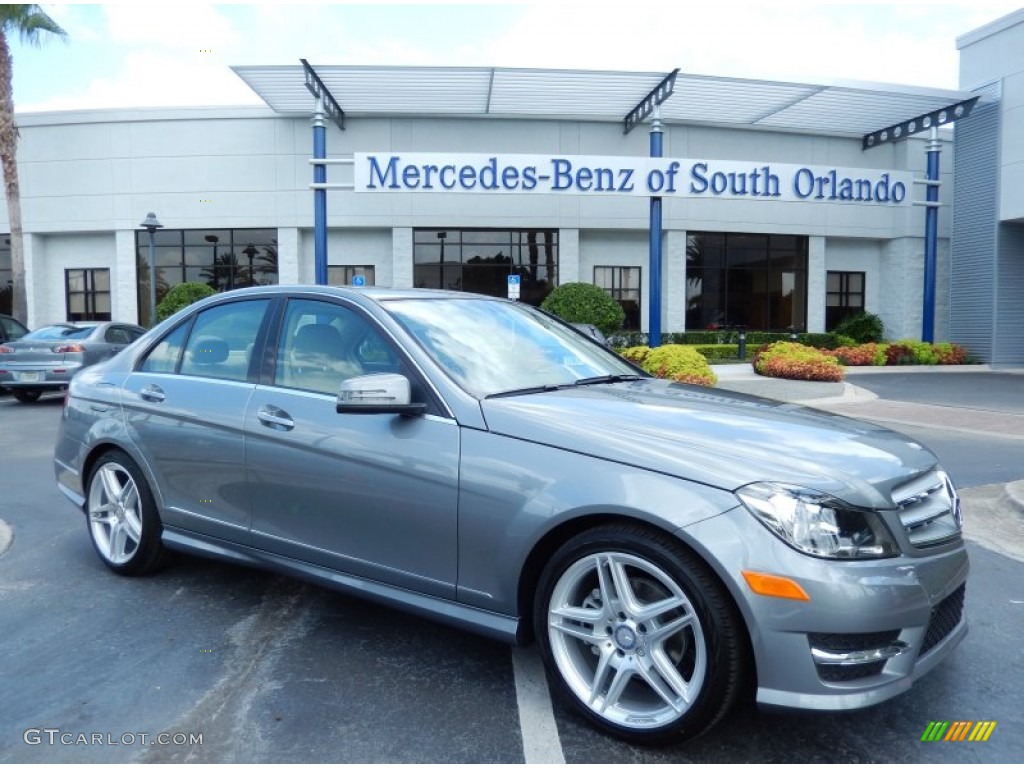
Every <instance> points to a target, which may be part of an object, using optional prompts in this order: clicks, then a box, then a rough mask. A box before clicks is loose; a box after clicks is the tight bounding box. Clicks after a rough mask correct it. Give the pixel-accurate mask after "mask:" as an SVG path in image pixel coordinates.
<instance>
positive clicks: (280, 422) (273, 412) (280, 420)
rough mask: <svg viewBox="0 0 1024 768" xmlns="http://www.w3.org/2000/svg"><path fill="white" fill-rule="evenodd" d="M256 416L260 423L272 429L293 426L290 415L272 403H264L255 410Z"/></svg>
mask: <svg viewBox="0 0 1024 768" xmlns="http://www.w3.org/2000/svg"><path fill="white" fill-rule="evenodd" d="M256 418H257V419H259V420H260V423H261V424H263V425H264V426H267V427H271V428H272V429H285V430H287V429H293V428H294V427H295V421H294V420H293V419H292V417H291V416H289V415H288V414H287V413H286V412H284V411H282V410H281V409H280V408H275V407H274V406H272V405H264V406H263V407H261V408H260V409H259V410H258V411H256Z"/></svg>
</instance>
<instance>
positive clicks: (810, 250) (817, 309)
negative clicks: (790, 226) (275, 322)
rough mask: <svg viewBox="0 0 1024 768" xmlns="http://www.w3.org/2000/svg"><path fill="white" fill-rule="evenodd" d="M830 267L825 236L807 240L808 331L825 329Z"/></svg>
mask: <svg viewBox="0 0 1024 768" xmlns="http://www.w3.org/2000/svg"><path fill="white" fill-rule="evenodd" d="M828 269H829V267H828V266H827V264H826V258H825V238H824V237H811V238H808V240H807V331H808V332H809V333H823V332H824V331H825V285H826V282H825V274H826V272H827V271H828Z"/></svg>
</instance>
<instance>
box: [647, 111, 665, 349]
mask: <svg viewBox="0 0 1024 768" xmlns="http://www.w3.org/2000/svg"><path fill="white" fill-rule="evenodd" d="M662 135H663V134H662V129H661V110H659V109H658V108H657V107H655V109H654V116H653V117H652V119H651V157H661V156H662V146H661V139H662ZM650 240H651V244H650V263H649V265H648V268H649V270H650V280H649V285H650V286H651V296H650V301H649V302H648V307H649V308H650V309H649V310H648V316H647V331H648V342H647V344H648V346H650V347H651V348H652V349H653V348H654V347H659V346H661V198H660V197H652V198H651V224H650Z"/></svg>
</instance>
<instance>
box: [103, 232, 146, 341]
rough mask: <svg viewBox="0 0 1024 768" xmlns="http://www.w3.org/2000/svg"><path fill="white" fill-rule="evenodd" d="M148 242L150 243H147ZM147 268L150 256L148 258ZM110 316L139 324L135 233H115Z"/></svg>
mask: <svg viewBox="0 0 1024 768" xmlns="http://www.w3.org/2000/svg"><path fill="white" fill-rule="evenodd" d="M147 242H148V241H147ZM146 264H147V266H148V264H149V262H148V256H147V262H146ZM110 294H111V295H110V316H111V319H113V320H120V321H122V322H125V323H137V322H139V302H138V266H137V263H136V251H135V232H133V231H131V230H124V229H119V230H118V231H117V232H115V233H114V267H113V269H112V270H111V272H110Z"/></svg>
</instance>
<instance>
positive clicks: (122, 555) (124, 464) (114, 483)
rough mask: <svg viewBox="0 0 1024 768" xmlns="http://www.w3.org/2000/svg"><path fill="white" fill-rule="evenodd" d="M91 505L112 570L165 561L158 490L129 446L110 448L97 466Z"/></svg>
mask: <svg viewBox="0 0 1024 768" xmlns="http://www.w3.org/2000/svg"><path fill="white" fill-rule="evenodd" d="M85 511H86V522H87V524H88V527H89V537H90V538H91V539H92V543H93V547H95V549H96V553H97V554H98V555H99V556H100V559H101V560H103V563H104V564H105V565H106V566H107V567H108V568H110V570H112V571H114V572H115V573H119V574H122V575H124V576H137V575H141V574H144V573H149V572H151V571H154V570H156V569H157V568H159V567H160V566H161V565H162V564H163V561H164V556H165V550H164V547H163V545H162V544H161V542H160V534H161V530H162V529H161V525H160V518H159V516H158V515H157V511H156V503H155V502H154V501H153V494H152V493H151V492H150V489H149V485H148V484H147V483H146V478H145V476H144V475H143V474H142V470H141V469H139V466H138V464H136V463H135V462H134V461H133V460H132V459H131V457H130V456H128V454H126V453H125V452H124V451H120V450H111V451H108V452H107V453H105V454H103V456H101V457H100V459H99V460H98V461H97V462H96V464H95V466H93V468H92V472H91V473H90V475H89V484H88V492H87V494H86V510H85Z"/></svg>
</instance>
